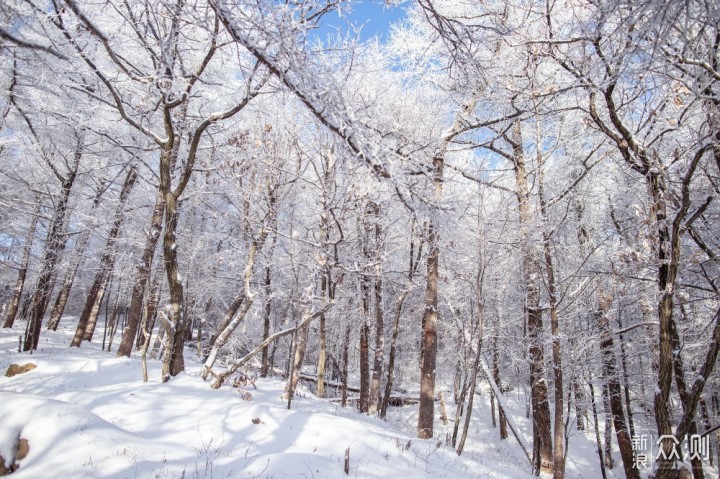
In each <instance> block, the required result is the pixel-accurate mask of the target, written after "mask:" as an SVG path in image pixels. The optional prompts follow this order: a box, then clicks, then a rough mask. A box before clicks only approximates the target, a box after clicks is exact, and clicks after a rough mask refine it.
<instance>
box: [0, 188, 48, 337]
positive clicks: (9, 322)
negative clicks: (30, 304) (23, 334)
mask: <svg viewBox="0 0 720 479" xmlns="http://www.w3.org/2000/svg"><path fill="white" fill-rule="evenodd" d="M41 205H42V202H41V201H40V198H39V197H38V198H36V199H35V209H34V211H33V214H32V219H31V220H30V228H29V229H28V234H27V236H26V237H25V246H24V247H23V255H22V261H21V263H20V269H19V270H18V277H17V280H16V281H15V289H14V290H13V295H12V299H11V300H10V307H9V308H8V310H7V314H6V315H5V323H4V324H3V328H12V327H13V324H14V323H15V317H16V316H17V312H18V307H19V306H20V298H22V293H23V289H24V288H25V278H26V277H27V271H28V265H29V264H30V253H31V252H32V245H33V241H34V240H35V230H36V229H37V224H38V219H39V217H40V207H41Z"/></svg>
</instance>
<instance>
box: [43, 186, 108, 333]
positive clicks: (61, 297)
mask: <svg viewBox="0 0 720 479" xmlns="http://www.w3.org/2000/svg"><path fill="white" fill-rule="evenodd" d="M109 185H110V183H105V184H102V185H101V187H100V188H98V190H97V194H96V195H95V199H94V200H93V204H92V209H91V215H92V214H94V213H95V211H96V210H97V207H98V205H99V204H100V199H101V198H102V195H103V194H104V193H105V191H107V188H108V186H109ZM89 240H90V228H88V227H87V226H86V227H85V231H83V232H82V234H81V235H80V238H79V239H78V241H77V243H76V245H75V257H74V258H73V260H72V263H71V264H70V267H69V268H68V270H67V271H66V272H65V279H64V280H63V283H62V287H61V288H60V292H59V293H58V295H57V297H56V298H55V304H54V305H53V307H52V310H51V311H50V320H49V321H48V324H47V328H48V329H49V330H52V331H57V327H58V326H59V325H60V318H61V317H62V315H63V313H64V312H65V305H66V304H67V301H68V298H69V297H70V291H71V290H72V287H73V283H74V282H75V276H76V275H77V271H78V269H79V268H80V264H81V263H82V262H83V260H84V259H85V255H86V251H85V250H86V249H87V245H88V241H89Z"/></svg>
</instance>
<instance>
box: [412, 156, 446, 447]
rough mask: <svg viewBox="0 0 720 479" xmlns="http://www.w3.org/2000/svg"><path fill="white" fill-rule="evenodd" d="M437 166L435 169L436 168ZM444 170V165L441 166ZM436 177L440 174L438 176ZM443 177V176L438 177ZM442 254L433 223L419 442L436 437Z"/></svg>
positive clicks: (419, 416)
mask: <svg viewBox="0 0 720 479" xmlns="http://www.w3.org/2000/svg"><path fill="white" fill-rule="evenodd" d="M437 167H438V166H436V168H437ZM439 167H440V168H442V162H440V166H439ZM436 174H437V173H436ZM439 175H440V177H441V176H442V173H439ZM439 263H440V250H439V248H438V235H437V231H436V226H435V223H434V222H433V221H430V223H429V225H428V258H427V281H426V286H425V307H424V311H423V322H424V323H425V330H424V337H423V354H422V365H421V369H420V406H419V407H418V427H417V434H418V437H419V438H420V439H430V438H431V437H433V422H434V419H435V404H434V399H435V365H436V362H437V306H438V269H439Z"/></svg>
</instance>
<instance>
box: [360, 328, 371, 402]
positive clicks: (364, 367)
mask: <svg viewBox="0 0 720 479" xmlns="http://www.w3.org/2000/svg"><path fill="white" fill-rule="evenodd" d="M369 336H370V328H369V326H368V324H367V322H366V321H365V320H363V323H362V324H361V325H360V400H359V402H358V410H359V411H360V412H361V413H367V412H368V408H369V406H370V364H369V363H370V352H369V350H370V348H369Z"/></svg>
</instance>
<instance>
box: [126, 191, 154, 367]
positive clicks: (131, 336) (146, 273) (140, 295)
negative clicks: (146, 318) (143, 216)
mask: <svg viewBox="0 0 720 479" xmlns="http://www.w3.org/2000/svg"><path fill="white" fill-rule="evenodd" d="M164 211H165V200H164V198H163V196H162V195H161V194H159V193H158V195H157V197H156V198H155V206H154V207H153V212H152V217H151V219H150V228H149V230H148V233H147V234H146V236H145V248H144V249H143V253H142V256H141V257H140V264H139V265H138V267H137V272H136V273H135V279H134V280H133V290H132V298H131V299H130V309H128V314H127V321H126V323H125V328H124V329H123V334H122V340H121V341H120V346H118V351H117V354H116V355H115V356H116V357H118V358H120V357H122V356H127V357H130V353H131V352H132V349H133V343H134V342H135V337H136V336H138V325H139V324H140V320H141V318H142V315H143V303H144V302H145V301H144V300H145V291H146V289H147V284H148V281H149V279H150V273H151V271H152V263H153V258H154V257H155V250H156V248H157V243H158V240H159V239H160V233H161V232H162V220H163V213H164ZM139 336H140V338H139V339H138V343H139V344H138V346H140V344H142V343H144V335H143V334H140V335H139Z"/></svg>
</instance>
